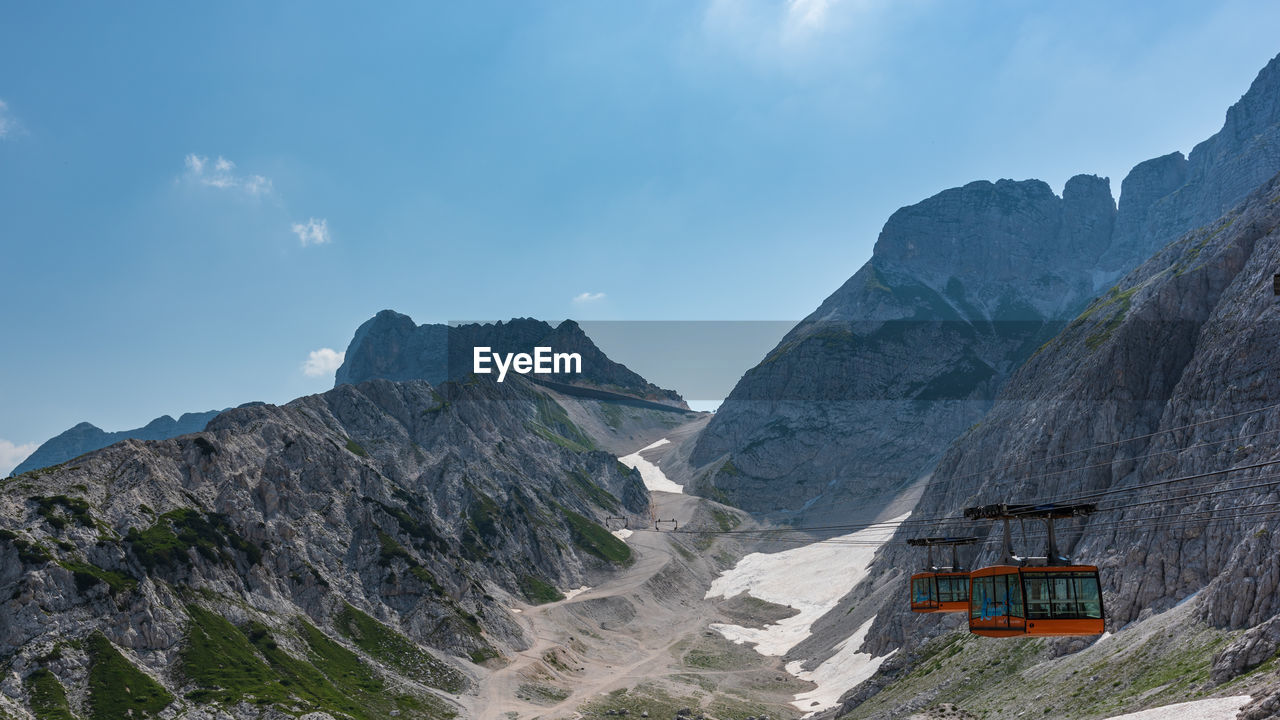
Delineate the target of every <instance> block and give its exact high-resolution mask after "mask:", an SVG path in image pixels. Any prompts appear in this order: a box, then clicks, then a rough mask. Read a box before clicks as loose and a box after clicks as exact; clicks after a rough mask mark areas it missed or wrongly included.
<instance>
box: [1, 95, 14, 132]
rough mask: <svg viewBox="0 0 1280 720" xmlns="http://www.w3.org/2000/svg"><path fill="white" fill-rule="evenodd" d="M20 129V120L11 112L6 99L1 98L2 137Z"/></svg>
mask: <svg viewBox="0 0 1280 720" xmlns="http://www.w3.org/2000/svg"><path fill="white" fill-rule="evenodd" d="M17 131H18V120H17V118H15V117H14V116H13V113H11V112H9V106H8V104H6V103H5V101H3V100H0V138H4V137H7V136H9V135H12V134H13V133H15V132H17Z"/></svg>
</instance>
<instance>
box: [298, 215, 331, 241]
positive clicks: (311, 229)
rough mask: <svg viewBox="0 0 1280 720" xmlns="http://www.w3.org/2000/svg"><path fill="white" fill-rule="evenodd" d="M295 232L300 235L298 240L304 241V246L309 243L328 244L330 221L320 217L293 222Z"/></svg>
mask: <svg viewBox="0 0 1280 720" xmlns="http://www.w3.org/2000/svg"><path fill="white" fill-rule="evenodd" d="M293 234H294V235H297V236H298V241H299V242H301V243H302V247H306V246H308V245H326V244H328V243H329V240H330V237H329V221H328V220H326V219H324V218H320V219H319V220H317V219H315V218H309V219H308V220H307V222H306V223H305V224H304V223H294V224H293Z"/></svg>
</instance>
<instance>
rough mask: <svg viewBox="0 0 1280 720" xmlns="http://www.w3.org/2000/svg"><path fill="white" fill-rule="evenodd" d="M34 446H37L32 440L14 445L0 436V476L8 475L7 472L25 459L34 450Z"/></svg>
mask: <svg viewBox="0 0 1280 720" xmlns="http://www.w3.org/2000/svg"><path fill="white" fill-rule="evenodd" d="M36 447H38V446H37V445H36V444H35V443H33V442H31V443H24V444H22V445H14V444H13V443H11V442H9V441H8V440H5V439H3V438H0V477H8V476H9V473H10V472H12V471H13V469H14V468H16V467H18V463H20V462H22V461H23V460H26V459H27V456H28V455H30V454H31V453H33V452H35V451H36Z"/></svg>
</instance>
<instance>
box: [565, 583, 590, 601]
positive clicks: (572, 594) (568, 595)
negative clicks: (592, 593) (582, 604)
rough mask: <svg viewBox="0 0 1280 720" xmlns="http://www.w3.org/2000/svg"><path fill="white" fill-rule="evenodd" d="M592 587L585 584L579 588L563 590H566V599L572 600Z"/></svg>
mask: <svg viewBox="0 0 1280 720" xmlns="http://www.w3.org/2000/svg"><path fill="white" fill-rule="evenodd" d="M590 589H591V588H589V587H587V586H586V585H583V586H582V587H580V588H578V589H577V590H565V591H563V592H564V599H565V600H572V599H574V598H575V597H577V596H579V595H581V594H582V593H584V592H586V591H588V590H590Z"/></svg>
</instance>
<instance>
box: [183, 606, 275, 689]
mask: <svg viewBox="0 0 1280 720" xmlns="http://www.w3.org/2000/svg"><path fill="white" fill-rule="evenodd" d="M187 616H188V617H189V618H190V619H191V623H190V625H188V627H187V639H186V643H185V644H184V646H183V648H182V654H181V663H182V674H183V675H184V676H186V678H187V679H189V680H191V681H192V682H193V683H195V684H196V685H197V686H198V687H199V688H200V689H199V690H195V691H193V692H191V693H189V694H188V695H187V699H188V700H192V701H194V702H201V703H203V702H222V703H236V702H239V701H241V700H248V701H250V702H255V703H258V704H269V703H283V702H287V701H289V700H290V699H291V694H290V693H289V692H288V691H286V690H285V689H284V687H282V686H281V685H280V682H279V680H278V679H277V676H276V674H275V673H273V672H272V671H271V668H269V667H267V664H266V663H265V662H264V661H263V660H262V658H260V657H258V654H257V653H256V652H254V648H253V644H252V643H250V642H249V638H247V637H245V635H244V633H242V632H240V629H239V628H237V627H236V626H235V625H232V624H231V623H230V622H227V620H226V619H225V618H223V617H222V616H221V615H218V614H216V613H212V612H209V611H208V610H205V609H203V608H201V607H199V606H196V605H188V606H187Z"/></svg>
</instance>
